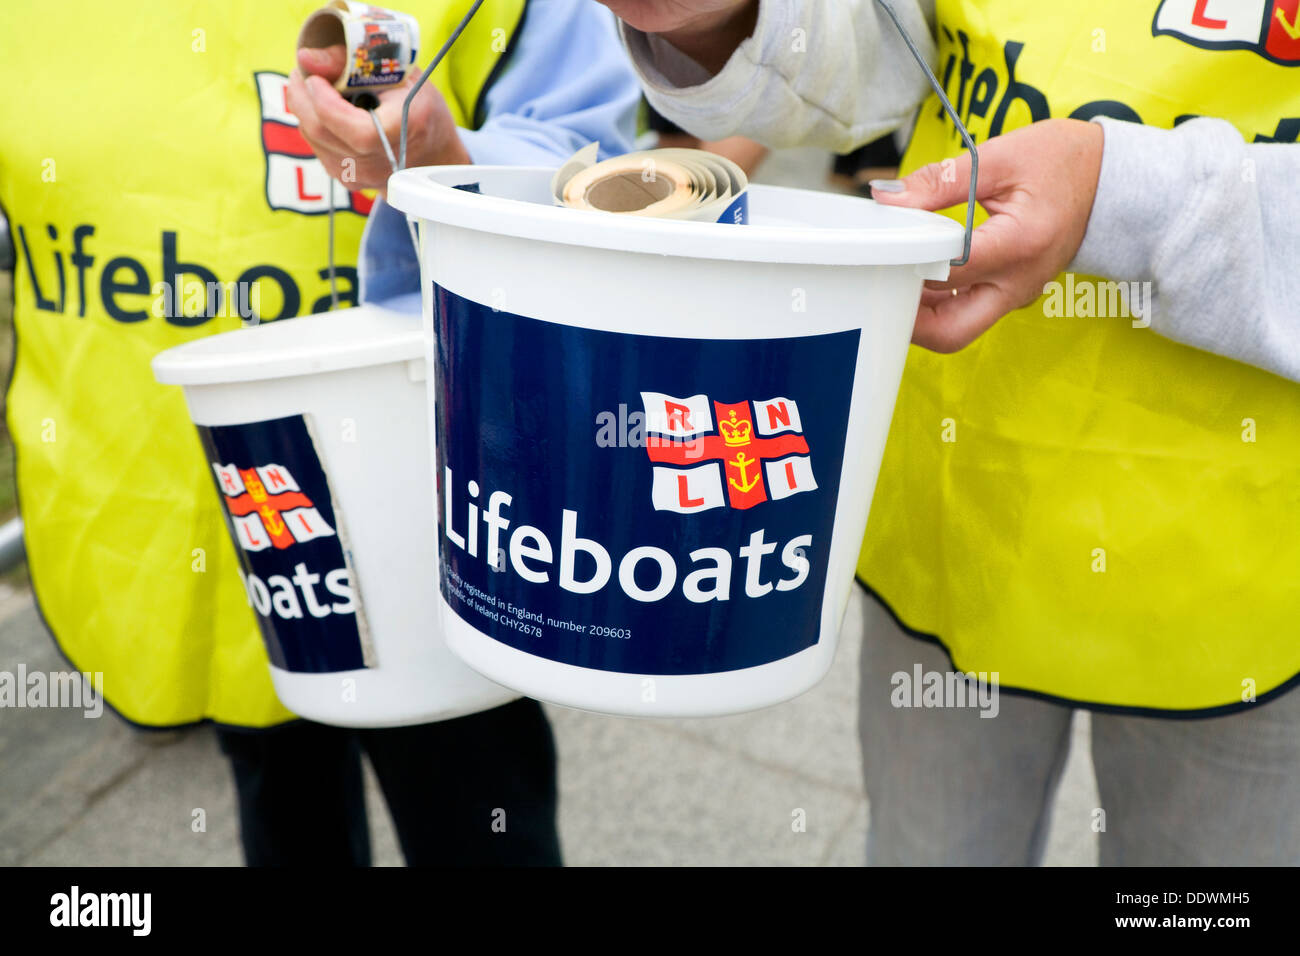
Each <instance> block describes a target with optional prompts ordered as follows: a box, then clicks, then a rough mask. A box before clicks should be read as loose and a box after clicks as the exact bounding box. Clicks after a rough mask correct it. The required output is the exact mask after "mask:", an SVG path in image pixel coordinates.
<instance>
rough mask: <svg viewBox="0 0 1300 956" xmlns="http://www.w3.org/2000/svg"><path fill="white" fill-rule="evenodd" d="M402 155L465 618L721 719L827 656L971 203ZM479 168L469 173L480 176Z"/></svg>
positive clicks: (494, 657) (527, 655)
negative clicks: (582, 177)
mask: <svg viewBox="0 0 1300 956" xmlns="http://www.w3.org/2000/svg"><path fill="white" fill-rule="evenodd" d="M551 176H552V171H550V170H544V169H528V168H510V167H436V168H426V169H412V170H406V171H403V172H400V173H397V174H396V175H394V176H393V178H392V179H391V180H390V181H389V201H390V202H391V203H392V204H393V205H394V206H395V207H396V208H398V209H401V210H402V211H404V212H406V213H407V214H408V215H409V216H411V217H413V218H415V219H416V220H418V222H419V224H420V237H421V269H422V277H423V283H424V292H425V334H426V343H427V347H428V349H429V361H430V365H431V369H432V374H431V375H430V379H429V388H430V400H431V403H432V407H433V412H434V418H433V421H434V425H435V429H436V452H435V454H436V457H435V464H434V470H435V475H436V480H437V484H438V543H439V552H440V556H441V565H440V569H441V595H442V598H441V602H440V608H441V620H442V625H443V630H444V635H445V637H446V640H447V643H448V645H449V646H450V647H451V649H452V650H453V651H454V652H455V653H456V654H458V655H459V656H460V657H461V658H463V659H464V660H465V661H466V662H467V663H469V664H470V665H471V666H472V667H474V668H475V669H476V670H478V671H479V672H480V673H482V674H484V675H486V676H488V677H490V678H492V679H493V680H495V681H498V682H499V683H502V684H504V685H506V686H509V687H513V688H515V689H517V690H519V691H521V692H522V693H524V694H527V695H530V696H533V697H537V698H541V699H543V700H548V701H554V702H556V703H560V704H566V705H569V706H572V707H578V708H582V709H586V710H592V711H599V712H605V713H612V714H624V715H639V716H705V715H715V714H727V713H735V712H739V711H744V710H748V709H752V708H756V707H761V706H765V705H768V704H773V703H777V702H779V701H782V700H786V699H789V698H791V697H794V696H795V695H797V694H799V693H801V692H803V691H805V690H807V689H808V688H810V687H812V686H813V685H814V684H816V683H817V682H818V681H819V680H820V679H821V678H822V677H823V676H824V675H825V673H826V672H827V670H828V669H829V667H830V665H831V662H832V659H833V657H834V653H835V647H836V643H837V639H838V631H839V627H840V622H841V619H842V617H843V613H844V610H845V606H846V604H847V600H848V596H849V589H850V587H851V586H852V581H853V570H854V565H855V562H856V558H857V554H858V549H859V546H860V543H861V539H862V534H863V530H864V528H865V526H866V521H867V511H868V507H869V504H870V501H871V496H872V492H873V490H874V487H875V481H876V476H877V472H878V470H879V466H880V460H881V457H882V454H883V450H884V445H885V438H886V435H887V433H888V430H889V422H890V418H891V415H892V413H893V407H894V401H895V397H896V394H897V390H898V384H899V379H900V377H901V375H902V371H903V364H904V361H905V357H906V352H907V346H908V341H909V339H910V336H911V330H912V325H913V319H914V316H915V313H916V307H917V303H918V301H919V297H920V292H921V285H922V282H923V280H924V279H939V278H943V277H945V276H946V275H947V271H948V261H949V260H950V259H951V258H953V257H954V256H956V255H958V254H959V253H960V252H961V249H962V240H963V231H962V229H961V227H960V226H958V225H957V224H955V223H953V222H950V221H949V220H947V219H944V218H943V217H940V216H937V215H933V214H930V213H924V212H917V211H912V210H904V209H897V208H889V207H883V206H877V205H876V204H875V203H872V202H870V201H867V200H862V199H856V198H851V197H844V196H835V195H828V194H822V193H811V192H805V191H801V190H790V189H779V188H772V187H761V186H755V187H751V190H750V211H751V223H752V224H751V225H747V226H737V225H730V224H706V223H682V222H673V221H664V220H656V219H650V218H644V217H636V216H624V215H612V214H609V213H601V212H589V211H578V210H571V209H560V208H555V207H553V206H552V205H551V204H550V200H551V197H550V191H549V183H550V179H551ZM456 187H461V188H456Z"/></svg>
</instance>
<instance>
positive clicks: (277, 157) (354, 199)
mask: <svg viewBox="0 0 1300 956" xmlns="http://www.w3.org/2000/svg"><path fill="white" fill-rule="evenodd" d="M253 77H254V79H255V80H256V81H257V97H258V99H259V100H260V101H261V104H262V152H264V153H265V154H266V202H267V204H268V205H269V206H270V207H271V208H272V209H287V210H290V211H292V212H299V213H303V214H304V215H308V216H319V215H322V214H324V213H327V212H329V207H330V200H331V197H332V199H333V202H334V208H335V209H338V210H350V211H352V212H355V213H357V214H358V215H361V216H367V215H369V214H370V207H371V206H373V205H374V204H375V200H374V197H373V195H369V196H368V195H366V194H365V193H362V192H359V191H353V190H349V189H345V188H343V186H342V185H340V184H339V183H336V182H334V181H333V180H332V179H330V176H329V173H327V172H325V167H324V166H322V165H321V161H320V160H319V159H317V158H316V154H315V153H313V152H312V149H311V147H310V146H308V145H307V140H305V139H303V135H302V133H301V131H299V129H298V117H296V116H294V115H293V114H292V113H290V112H289V104H288V101H287V100H286V99H285V90H286V89H288V86H289V77H287V76H285V75H284V74H283V73H272V72H267V71H263V72H260V73H254V74H253Z"/></svg>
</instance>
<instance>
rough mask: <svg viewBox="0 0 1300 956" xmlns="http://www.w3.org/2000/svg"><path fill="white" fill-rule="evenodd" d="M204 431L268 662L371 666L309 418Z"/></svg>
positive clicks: (305, 668)
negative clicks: (269, 659)
mask: <svg viewBox="0 0 1300 956" xmlns="http://www.w3.org/2000/svg"><path fill="white" fill-rule="evenodd" d="M198 428H199V437H200V439H201V440H202V442H203V448H204V450H205V451H206V452H207V457H208V463H209V465H210V466H211V468H212V475H213V478H214V479H215V481H216V483H217V491H218V492H219V493H220V496H221V501H222V511H223V513H224V514H225V517H226V523H227V526H228V528H229V531H230V537H231V540H232V541H234V543H235V550H236V551H237V552H238V554H239V563H240V568H241V571H240V577H241V578H242V579H243V582H244V590H245V591H246V592H247V594H248V603H249V604H250V605H251V606H252V608H253V611H254V612H255V613H256V615H257V621H258V625H259V626H260V627H261V630H262V637H263V639H264V640H265V642H266V651H267V654H268V656H269V657H270V658H271V663H272V664H273V665H274V666H276V667H278V668H280V669H281V670H286V671H292V672H296V673H312V674H321V673H332V672H336V671H349V670H356V669H357V668H361V667H368V666H373V663H374V662H373V660H372V659H371V658H372V657H373V655H372V654H371V653H370V652H369V645H370V642H369V640H368V639H367V638H368V632H367V629H366V624H365V618H364V616H363V615H362V612H361V604H360V600H359V598H358V595H357V586H356V576H355V574H354V573H353V570H352V565H351V560H350V555H349V552H348V549H347V547H346V543H345V532H344V529H343V527H342V515H341V514H340V513H339V511H338V509H337V508H336V507H335V503H334V497H333V495H332V494H331V493H330V487H329V481H328V479H327V478H326V476H325V469H324V468H323V467H322V466H321V462H320V456H319V454H318V453H317V451H316V444H315V442H314V440H313V439H312V434H311V429H310V426H309V423H308V422H307V420H306V418H304V416H302V415H292V416H289V417H288V418H275V419H270V420H268V421H261V422H248V423H246V424H241V425H200V426H198Z"/></svg>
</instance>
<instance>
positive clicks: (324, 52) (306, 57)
mask: <svg viewBox="0 0 1300 956" xmlns="http://www.w3.org/2000/svg"><path fill="white" fill-rule="evenodd" d="M347 60H348V51H347V48H346V47H345V46H343V44H341V43H336V44H334V45H333V46H323V47H314V48H313V47H305V46H304V47H299V48H298V69H300V70H302V72H303V75H304V76H313V75H315V76H320V77H323V78H324V79H326V80H329V82H331V83H333V82H334V81H335V80H337V79H338V78H339V77H340V76H342V75H343V67H344V65H345V64H346V63H347Z"/></svg>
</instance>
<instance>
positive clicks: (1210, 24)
mask: <svg viewBox="0 0 1300 956" xmlns="http://www.w3.org/2000/svg"><path fill="white" fill-rule="evenodd" d="M1151 32H1152V34H1153V35H1155V36H1160V35H1162V34H1166V35H1169V36H1175V37H1178V38H1179V39H1181V40H1184V41H1186V42H1187V43H1190V44H1192V45H1193V46H1199V47H1203V48H1205V49H1208V50H1251V51H1253V52H1255V53H1258V54H1259V55H1260V56H1262V57H1265V58H1266V59H1269V60H1272V61H1273V62H1274V63H1281V64H1283V65H1285V66H1295V65H1296V64H1300V0H1163V2H1162V3H1161V4H1160V7H1159V9H1157V10H1156V18H1155V22H1154V23H1153V24H1152V26H1151Z"/></svg>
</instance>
